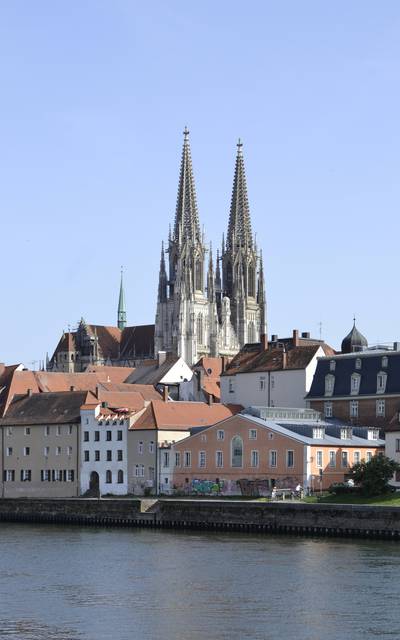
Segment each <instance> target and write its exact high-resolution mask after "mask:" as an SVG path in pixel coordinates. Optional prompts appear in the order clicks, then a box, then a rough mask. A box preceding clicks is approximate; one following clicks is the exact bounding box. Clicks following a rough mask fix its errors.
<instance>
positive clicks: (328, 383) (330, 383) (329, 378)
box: [324, 373, 335, 397]
mask: <svg viewBox="0 0 400 640" xmlns="http://www.w3.org/2000/svg"><path fill="white" fill-rule="evenodd" d="M334 389H335V376H334V375H332V374H331V373H328V374H327V375H326V376H325V394H324V395H325V396H328V397H331V396H332V395H333V391H334Z"/></svg>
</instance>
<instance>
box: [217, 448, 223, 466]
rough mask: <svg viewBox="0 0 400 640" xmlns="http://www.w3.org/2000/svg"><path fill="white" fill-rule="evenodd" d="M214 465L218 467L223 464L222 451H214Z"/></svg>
mask: <svg viewBox="0 0 400 640" xmlns="http://www.w3.org/2000/svg"><path fill="white" fill-rule="evenodd" d="M215 465H216V466H217V467H219V468H221V467H223V466H224V454H223V452H222V451H216V452H215Z"/></svg>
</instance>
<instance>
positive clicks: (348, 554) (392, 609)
mask: <svg viewBox="0 0 400 640" xmlns="http://www.w3.org/2000/svg"><path fill="white" fill-rule="evenodd" d="M399 575H400V543H396V542H380V541H379V542H374V541H359V540H339V539H338V540H333V539H310V538H301V537H288V536H279V537H278V536H269V535H264V536H261V535H248V534H235V533H197V532H171V531H153V530H150V529H138V530H135V529H132V530H128V529H93V528H80V527H72V526H71V527H65V526H54V525H53V526H48V525H28V524H26V525H25V524H18V525H16V524H6V523H1V524H0V638H13V639H16V640H103V639H104V640H106V639H107V640H109V639H110V640H136V639H137V640H139V639H140V640H156V639H157V640H158V639H159V638H160V639H163V640H206V639H207V640H245V639H249V640H266V639H268V640H269V639H271V640H277V639H282V640H292V639H293V640H294V639H296V640H321V639H323V640H337V639H341V640H342V639H347V638H349V639H351V640H356V639H357V638H363V640H365V639H366V638H386V637H390V638H400V612H399V611H400V609H399V593H398V592H399V587H398V585H399Z"/></svg>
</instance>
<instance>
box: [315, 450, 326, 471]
mask: <svg viewBox="0 0 400 640" xmlns="http://www.w3.org/2000/svg"><path fill="white" fill-rule="evenodd" d="M315 459H316V464H317V467H318V469H323V467H324V452H323V450H322V449H318V451H317V452H316V454H315Z"/></svg>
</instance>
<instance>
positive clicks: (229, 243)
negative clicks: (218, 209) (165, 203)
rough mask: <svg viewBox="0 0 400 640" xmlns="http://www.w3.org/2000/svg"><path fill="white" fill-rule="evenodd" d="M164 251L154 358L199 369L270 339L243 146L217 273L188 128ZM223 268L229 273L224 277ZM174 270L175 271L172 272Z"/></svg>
mask: <svg viewBox="0 0 400 640" xmlns="http://www.w3.org/2000/svg"><path fill="white" fill-rule="evenodd" d="M166 252H167V256H168V267H167V265H166V259H165V252H164V245H162V248H161V261H160V273H159V285H158V300H157V313H156V323H155V352H156V353H157V352H158V351H166V352H168V353H171V354H174V355H178V356H181V357H182V358H184V359H185V360H186V362H187V363H188V364H195V363H196V362H197V361H198V360H199V359H200V358H201V357H202V356H211V357H215V356H232V355H234V354H235V353H236V352H237V351H238V350H239V348H240V347H241V346H243V345H244V344H245V343H247V342H256V341H258V340H259V339H260V335H265V334H266V316H265V286H264V274H263V264H262V256H261V254H260V253H258V251H257V247H256V244H255V240H254V238H253V236H252V231H251V221H250V211H249V205H248V197H247V185H246V177H245V170H244V160H243V153H242V144H241V143H240V142H239V144H238V151H237V157H236V166H235V177H234V185H233V193H232V202H231V209H230V217H229V224H228V233H227V237H226V242H225V240H223V242H222V253H221V256H219V253H217V260H216V265H215V268H214V262H213V255H212V250H211V246H210V248H209V256H208V268H207V274H206V277H205V266H206V263H207V248H206V245H205V242H204V236H203V234H202V233H201V231H200V222H199V214H198V209H197V200H196V190H195V183H194V177H193V169H192V160H191V152H190V146H189V132H188V131H187V129H185V132H184V143H183V151H182V162H181V171H180V179H179V187H178V198H177V205H176V214H175V222H174V227H173V231H171V232H170V234H169V238H168V244H167V249H166ZM221 267H222V274H221ZM167 271H168V273H167Z"/></svg>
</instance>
